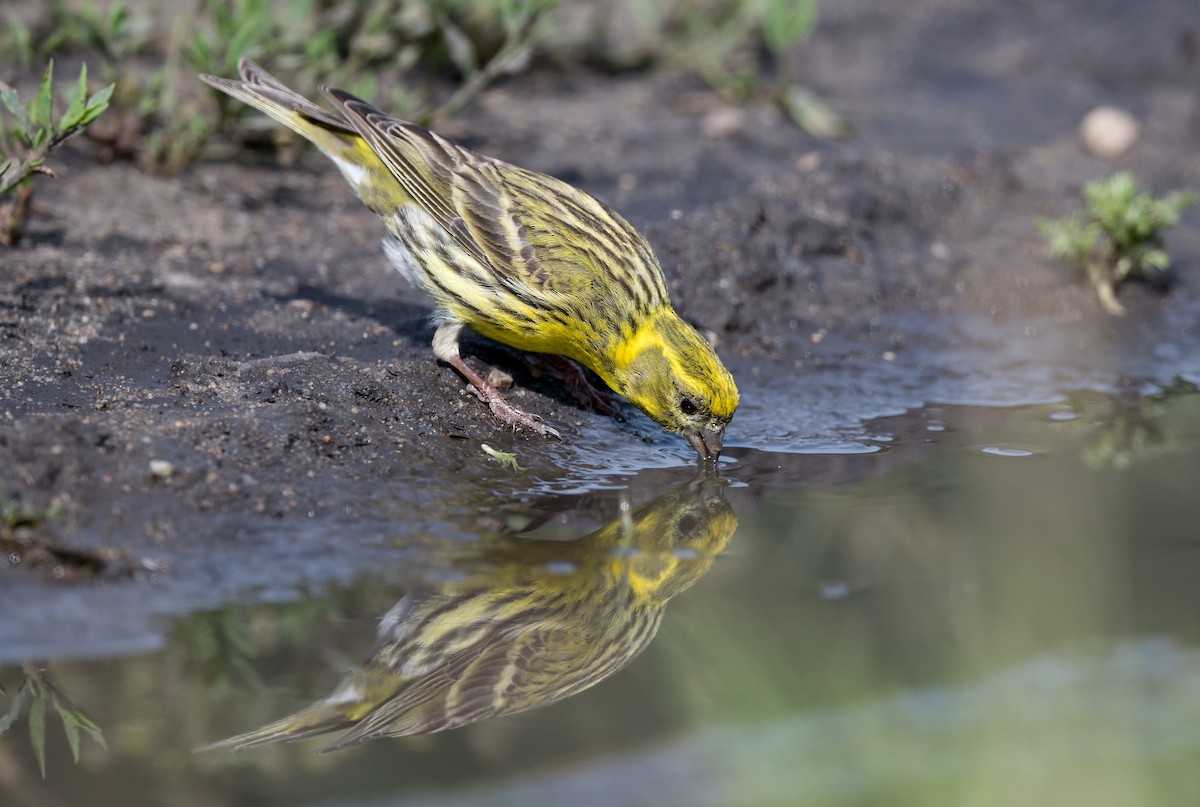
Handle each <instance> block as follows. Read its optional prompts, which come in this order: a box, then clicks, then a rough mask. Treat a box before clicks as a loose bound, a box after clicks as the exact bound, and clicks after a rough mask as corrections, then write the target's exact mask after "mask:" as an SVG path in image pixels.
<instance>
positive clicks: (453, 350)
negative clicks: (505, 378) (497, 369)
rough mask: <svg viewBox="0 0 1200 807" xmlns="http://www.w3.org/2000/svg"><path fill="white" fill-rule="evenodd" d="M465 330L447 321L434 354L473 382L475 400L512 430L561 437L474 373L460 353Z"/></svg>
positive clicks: (436, 335)
mask: <svg viewBox="0 0 1200 807" xmlns="http://www.w3.org/2000/svg"><path fill="white" fill-rule="evenodd" d="M462 327H463V326H462V323H461V322H455V321H453V320H447V321H446V322H443V323H442V324H441V325H439V326H438V329H437V331H436V332H435V333H434V335H433V354H434V355H435V356H437V357H438V358H439V359H441V360H442V361H444V362H446V363H447V364H449V365H450V366H451V367H453V368H454V369H455V370H458V372H460V373H462V375H463V377H464V378H466V379H467V381H470V382H471V386H472V388H473V389H472V390H471V392H473V393H474V394H475V397H477V398H478V399H479V400H481V401H483V402H484V403H486V404H487V405H488V408H489V409H491V410H492V414H493V415H495V416H496V417H498V418H500V420H501V421H503V422H504V423H507V424H508V425H510V426H524V427H525V428H527V429H529V430H530V431H533V432H537V433H538V434H540V435H542V436H544V437H561V436H562V435H560V434H559V433H558V431H557V430H555V429H552V428H550V427H549V426H547V425H546V424H545V422H543V421H542V419H541V418H540V417H538V416H537V415H531V414H529V413H528V412H523V411H521V410H520V409H517V408H516V407H515V406H513V405H512V404H510V403H509V402H508V401H506V400H505V399H504V396H503V395H501V394H500V390H498V389H496V388H495V387H494V386H492V385H491V384H489V383H488V382H487V381H485V380H484V379H483V377H482V376H481V375H479V373H477V372H475V371H474V370H472V369H471V368H470V366H469V365H468V364H467V363H466V362H465V361H463V359H462V356H460V355H459V352H458V334H459V332H460V331H461V330H462Z"/></svg>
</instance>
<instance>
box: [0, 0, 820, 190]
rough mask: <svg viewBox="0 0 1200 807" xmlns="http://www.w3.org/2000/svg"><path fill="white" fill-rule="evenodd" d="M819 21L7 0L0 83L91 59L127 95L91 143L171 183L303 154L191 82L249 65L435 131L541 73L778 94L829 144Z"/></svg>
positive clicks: (789, 10) (591, 1) (466, 4)
mask: <svg viewBox="0 0 1200 807" xmlns="http://www.w3.org/2000/svg"><path fill="white" fill-rule="evenodd" d="M817 10H818V0H663V1H661V2H660V1H659V0H615V1H614V2H597V1H596V0H370V2H368V0H191V1H190V2H172V3H163V4H158V3H153V2H148V0H49V2H46V1H45V0H38V1H37V2H28V1H26V0H7V1H6V2H5V3H4V7H3V10H0V78H3V80H4V81H5V82H7V83H8V84H10V85H12V86H15V87H18V88H22V87H24V88H29V87H32V86H34V83H35V82H36V80H37V77H39V76H40V75H41V71H42V69H43V68H44V66H45V64H46V63H47V62H48V60H49V59H51V58H52V57H53V58H57V60H58V63H59V64H60V65H61V66H62V67H61V69H62V70H65V71H68V72H69V71H73V73H72V75H74V74H77V73H78V71H79V63H80V62H83V63H86V64H87V65H88V67H89V69H90V71H91V73H90V75H91V77H92V79H93V81H94V82H95V85H96V86H97V87H100V86H103V85H107V84H110V83H111V84H114V85H115V90H114V92H113V95H112V98H111V105H110V108H109V110H108V111H107V113H106V114H105V115H103V117H102V118H100V119H99V120H97V121H96V122H95V124H94V125H92V126H91V127H90V128H89V129H88V131H87V133H86V140H87V142H88V143H90V145H91V146H93V147H94V149H95V152H96V153H97V154H99V155H100V156H102V157H104V158H109V159H127V160H132V161H134V162H136V163H137V164H138V165H140V166H142V167H143V168H145V169H147V170H151V171H155V172H161V173H167V174H170V173H174V172H177V171H179V170H181V169H182V168H183V167H185V166H187V165H188V164H190V163H192V162H194V161H195V160H197V159H200V158H202V157H204V156H210V155H222V156H228V155H229V154H230V153H232V152H235V151H237V150H239V149H241V148H244V147H248V146H252V147H256V148H266V149H270V150H276V151H277V153H279V154H281V155H283V156H284V157H287V156H289V155H290V154H291V153H292V150H293V149H295V148H296V147H297V146H298V144H296V143H294V142H291V141H290V140H289V139H288V137H287V134H286V133H283V132H280V131H278V127H272V126H269V125H268V124H269V122H268V121H266V120H265V119H261V116H256V115H253V114H251V112H250V110H247V109H245V108H243V107H242V105H238V104H233V103H230V102H229V99H227V98H222V97H218V94H216V93H212V92H210V91H208V90H207V88H205V87H203V86H202V85H201V84H200V83H199V82H198V81H197V80H196V74H197V73H201V72H209V73H214V74H218V75H232V74H234V73H235V72H236V66H237V60H238V58H239V57H241V56H249V57H251V58H253V59H255V60H256V61H259V62H260V63H261V64H263V65H264V66H265V67H267V69H269V70H271V71H272V72H275V73H277V74H278V75H279V76H280V77H281V78H284V79H285V80H286V81H287V82H288V83H289V84H290V85H292V86H294V87H296V88H297V89H298V90H300V91H301V92H305V93H312V92H314V91H315V88H316V86H317V85H318V84H322V83H330V84H335V85H338V86H342V87H345V88H347V89H349V90H350V91H352V92H354V93H356V94H359V95H362V96H364V97H366V98H368V99H371V100H373V101H374V102H376V103H377V104H379V105H380V106H383V107H385V108H387V109H389V110H390V111H392V112H393V113H394V114H397V115H398V116H402V117H407V118H411V119H415V120H419V121H422V122H424V123H426V124H435V123H437V122H438V121H439V120H444V119H445V118H446V117H448V116H452V115H453V114H455V113H456V112H458V111H459V110H461V109H462V108H463V106H465V105H466V104H467V103H469V102H470V100H471V99H472V98H474V97H475V96H476V95H478V93H479V92H480V91H482V90H483V89H484V88H485V87H486V86H487V85H488V84H489V83H491V82H493V81H495V80H496V79H498V78H500V77H501V76H505V75H513V74H519V73H522V72H525V71H528V70H530V69H532V68H534V67H537V66H545V67H548V68H555V69H565V70H571V69H575V70H578V69H587V70H593V71H604V72H625V71H639V70H651V69H654V70H665V71H671V72H676V73H681V74H690V75H694V76H698V77H699V78H701V79H703V80H704V81H705V82H706V83H707V84H708V85H709V86H710V87H711V88H712V89H713V90H714V91H715V92H717V93H720V94H721V95H722V96H725V97H727V98H729V99H731V100H734V101H744V100H747V99H749V98H752V97H761V96H764V95H765V96H769V97H772V98H774V99H775V100H777V101H778V102H779V103H780V104H781V105H782V106H783V107H784V108H785V109H786V110H788V111H789V112H790V113H791V114H792V116H793V117H794V118H795V119H796V120H797V121H799V122H801V123H803V124H804V125H806V126H809V127H813V128H816V129H821V128H822V127H824V130H825V131H824V132H823V133H826V134H834V133H836V132H837V131H838V128H839V127H840V123H839V122H837V121H836V119H835V118H832V117H831V116H829V115H822V112H821V110H822V109H823V107H821V106H820V104H819V102H817V101H816V100H815V99H814V98H813V97H812V96H811V94H810V93H807V92H804V91H803V90H801V89H800V88H799V85H798V83H797V82H796V80H795V75H794V72H795V69H794V60H793V59H792V58H791V56H792V54H793V53H794V52H795V50H796V48H797V47H798V46H799V45H801V44H802V43H803V42H804V41H805V40H806V39H807V38H808V37H809V36H810V35H811V34H812V31H813V28H814V26H815V25H816V21H817ZM64 75H66V73H64ZM825 111H826V112H827V110H825ZM0 114H2V113H0Z"/></svg>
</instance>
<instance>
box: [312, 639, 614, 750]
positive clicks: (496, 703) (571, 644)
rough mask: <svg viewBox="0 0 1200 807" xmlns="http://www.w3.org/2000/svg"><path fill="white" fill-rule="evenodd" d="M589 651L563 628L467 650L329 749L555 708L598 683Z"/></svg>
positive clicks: (421, 679) (371, 716) (414, 682)
mask: <svg viewBox="0 0 1200 807" xmlns="http://www.w3.org/2000/svg"><path fill="white" fill-rule="evenodd" d="M588 650H589V647H588V643H587V641H586V640H585V639H584V638H582V637H581V636H580V635H579V634H578V633H577V632H573V631H572V632H569V631H564V630H558V629H552V630H551V629H531V630H527V631H524V632H522V633H520V634H518V635H516V636H515V637H512V638H509V639H504V638H501V639H499V640H498V641H493V642H491V643H490V644H486V645H483V646H480V647H473V648H469V649H466V650H463V651H462V652H460V653H458V654H456V655H455V656H453V657H452V658H450V659H449V660H448V662H447V663H446V664H445V665H442V666H440V667H438V668H437V669H434V670H431V671H430V672H428V673H426V674H425V675H423V676H421V677H420V678H418V679H416V680H414V681H413V682H411V683H410V684H409V685H408V686H406V687H405V688H404V689H403V690H402V691H400V692H399V693H397V695H396V697H394V698H393V699H391V700H389V701H388V702H386V703H384V704H383V705H381V706H380V707H379V708H377V709H376V710H375V711H373V712H372V713H371V714H369V715H367V716H366V717H365V718H363V719H362V721H361V722H359V723H358V724H357V725H356V726H354V727H353V728H351V729H349V730H348V731H346V732H345V733H344V734H342V735H341V736H340V737H338V739H337V740H336V741H335V742H333V743H332V744H330V745H328V746H326V747H325V748H323V749H321V750H323V751H325V750H330V751H332V750H336V749H339V748H345V747H346V746H349V745H354V744H356V743H360V742H363V741H365V740H370V739H373V738H376V737H401V736H407V735H411V734H428V733H431V732H436V731H443V730H445V729H451V728H455V727H457V726H463V725H466V724H468V723H474V722H477V721H479V720H485V719H487V718H489V717H495V716H497V715H502V714H509V713H512V712H519V711H523V710H525V709H531V708H533V707H535V706H540V705H542V704H544V703H550V702H552V701H555V700H558V699H560V698H563V697H566V696H567V695H569V694H572V693H573V692H575V691H578V690H579V689H582V688H583V686H581V684H584V685H586V683H591V682H592V679H591V676H589V675H587V672H588V671H587V670H586V669H583V668H586V667H587V664H586V662H587V659H588V657H589V654H588Z"/></svg>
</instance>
